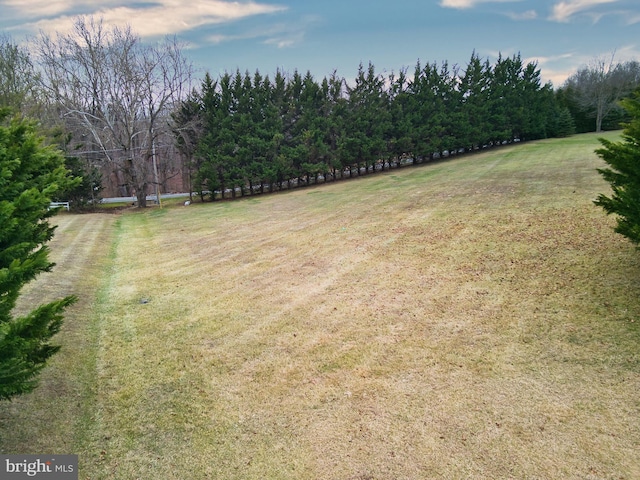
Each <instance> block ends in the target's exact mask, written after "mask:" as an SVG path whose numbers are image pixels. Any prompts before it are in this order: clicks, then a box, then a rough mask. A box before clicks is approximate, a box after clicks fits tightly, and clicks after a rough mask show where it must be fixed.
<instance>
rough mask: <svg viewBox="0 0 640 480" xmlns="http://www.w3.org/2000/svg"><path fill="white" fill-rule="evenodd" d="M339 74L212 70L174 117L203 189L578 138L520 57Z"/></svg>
mask: <svg viewBox="0 0 640 480" xmlns="http://www.w3.org/2000/svg"><path fill="white" fill-rule="evenodd" d="M352 83H353V84H352V85H349V84H347V82H346V81H345V80H344V79H343V78H340V77H338V76H337V75H336V74H335V73H334V74H333V75H331V76H330V77H328V78H327V77H325V78H324V79H323V80H322V81H321V82H317V81H316V80H315V79H314V78H313V77H312V76H311V74H310V73H307V74H306V75H305V76H302V75H300V74H299V73H298V72H294V74H293V75H291V76H286V75H284V74H283V73H282V72H277V73H276V75H275V77H274V78H273V80H271V79H270V78H269V77H268V76H266V77H263V76H262V75H261V74H260V73H259V72H257V71H256V73H255V74H253V75H250V74H249V73H245V74H241V73H240V72H239V71H238V72H236V73H235V75H232V74H229V73H226V74H224V75H222V76H221V77H220V78H219V79H218V80H216V81H214V80H213V79H212V78H211V77H210V76H209V75H207V76H206V77H205V79H204V81H203V83H202V86H201V91H199V92H197V93H194V94H193V95H192V96H191V97H190V98H189V100H188V101H186V102H184V103H183V104H182V107H181V110H180V111H178V112H177V113H176V114H175V115H174V120H175V127H176V132H177V133H178V143H179V146H180V148H181V149H182V151H183V153H185V154H186V155H187V156H188V157H190V158H192V165H191V166H192V174H193V182H194V183H193V189H194V190H195V191H212V192H213V191H222V192H224V191H225V190H226V191H229V190H230V191H231V192H233V195H235V194H236V192H242V193H243V194H246V193H253V192H255V191H256V190H264V188H265V186H269V188H270V189H272V190H273V189H274V188H282V187H283V184H284V183H285V182H287V184H288V183H289V181H290V180H291V179H296V180H297V181H298V182H305V181H306V182H309V181H312V180H313V179H315V180H316V181H317V179H318V178H319V177H320V176H322V177H323V178H325V180H329V179H335V178H341V177H342V176H344V175H345V172H349V173H348V174H349V175H351V174H354V173H355V174H360V173H366V172H371V171H373V170H375V169H380V168H382V169H384V168H389V167H390V166H393V165H398V164H400V163H403V162H407V161H408V162H422V161H428V160H431V159H433V158H437V157H441V156H446V155H450V154H454V153H459V152H463V151H473V150H476V149H479V148H486V147H488V146H494V145H501V144H504V143H509V142H512V141H514V140H515V141H517V140H532V139H538V138H546V137H553V136H563V135H568V134H570V133H572V132H573V125H572V119H571V115H570V114H569V112H568V111H567V110H566V109H563V108H562V107H561V106H560V105H559V104H558V103H557V102H556V100H555V95H554V92H553V88H552V86H551V85H550V84H546V85H542V83H541V80H540V71H539V70H538V69H537V66H536V64H533V63H529V64H524V63H523V61H522V59H521V58H520V55H514V56H513V57H508V58H503V57H502V56H500V57H499V58H498V60H497V61H496V63H495V64H494V65H491V64H490V63H489V61H488V60H487V61H484V62H483V61H481V59H480V58H479V57H478V56H477V55H476V54H475V53H473V54H472V56H471V59H470V61H469V63H468V65H467V66H466V68H464V69H459V68H457V67H453V68H450V67H449V65H448V64H447V63H446V62H445V63H442V64H441V65H437V64H435V63H433V64H427V65H425V66H422V65H420V64H419V63H418V64H417V65H416V67H415V71H414V73H413V75H409V74H407V72H406V71H401V72H399V73H398V74H397V75H395V74H391V75H388V76H386V77H385V76H383V75H380V74H377V73H376V72H375V68H374V66H373V65H372V64H369V66H368V68H365V67H363V66H362V65H360V68H359V70H358V74H357V76H356V78H355V81H354V82H352Z"/></svg>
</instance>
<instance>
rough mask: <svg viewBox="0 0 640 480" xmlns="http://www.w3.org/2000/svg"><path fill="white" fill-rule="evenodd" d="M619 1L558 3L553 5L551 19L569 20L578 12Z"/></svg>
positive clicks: (575, 0)
mask: <svg viewBox="0 0 640 480" xmlns="http://www.w3.org/2000/svg"><path fill="white" fill-rule="evenodd" d="M617 1H618V0H569V1H566V2H560V3H556V4H555V5H554V6H553V10H552V13H551V15H550V17H549V20H553V21H556V22H568V21H569V20H570V18H571V17H572V16H574V15H576V14H578V13H582V12H584V11H585V10H590V9H592V8H594V7H597V6H599V5H604V4H607V3H615V2H617ZM598 18H599V17H598ZM594 20H595V18H594ZM596 21H597V20H596Z"/></svg>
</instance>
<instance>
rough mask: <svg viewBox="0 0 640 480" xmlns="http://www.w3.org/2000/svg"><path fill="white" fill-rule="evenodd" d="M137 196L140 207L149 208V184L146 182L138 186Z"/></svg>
mask: <svg viewBox="0 0 640 480" xmlns="http://www.w3.org/2000/svg"><path fill="white" fill-rule="evenodd" d="M136 198H137V200H138V208H147V184H146V183H145V184H143V185H140V186H139V187H138V188H136Z"/></svg>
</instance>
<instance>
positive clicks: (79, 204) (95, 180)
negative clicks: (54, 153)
mask: <svg viewBox="0 0 640 480" xmlns="http://www.w3.org/2000/svg"><path fill="white" fill-rule="evenodd" d="M65 166H66V168H67V170H69V172H70V173H71V175H72V176H73V177H76V178H79V179H80V180H81V181H80V182H79V183H76V184H74V185H73V186H70V187H69V188H67V189H65V190H64V191H61V192H59V193H57V194H55V195H53V196H52V197H51V199H52V200H54V201H68V202H70V203H71V206H72V208H74V209H80V210H81V209H84V208H87V207H90V206H92V205H95V204H96V203H98V202H99V201H100V198H101V197H100V192H101V191H102V173H100V170H99V169H98V168H96V167H95V166H92V165H89V164H88V162H86V161H85V160H83V159H82V158H79V157H66V158H65Z"/></svg>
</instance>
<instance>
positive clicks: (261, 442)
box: [82, 133, 640, 479]
mask: <svg viewBox="0 0 640 480" xmlns="http://www.w3.org/2000/svg"><path fill="white" fill-rule="evenodd" d="M606 135H607V136H608V137H609V138H615V137H616V135H618V134H617V133H607V134H606ZM597 146H598V143H597V140H596V137H595V136H594V135H580V136H575V137H571V138H569V139H563V140H552V141H540V142H531V143H528V144H523V145H514V146H508V147H502V148H499V149H494V150H491V151H487V152H482V153H478V154H474V155H469V156H465V157H460V158H457V159H451V160H448V161H444V162H439V163H434V164H432V165H427V166H423V167H419V168H407V169H401V170H394V171H392V172H388V173H385V174H381V175H376V176H371V177H364V178H361V179H359V180H354V181H348V182H339V183H335V184H329V185H324V186H319V187H313V188H307V189H300V190H295V191H291V192H285V193H281V194H276V195H269V196H261V197H252V198H249V199H246V200H240V201H235V202H226V203H214V204H204V205H201V204H192V205H191V206H189V207H178V208H169V209H163V210H158V209H155V210H150V211H145V212H141V213H133V214H127V215H124V216H121V217H120V220H119V224H118V229H117V232H116V243H115V247H114V249H113V258H112V261H113V264H112V270H110V271H109V276H108V278H107V279H106V283H105V284H104V285H105V286H104V290H103V293H102V294H101V295H100V297H99V305H98V306H97V307H96V309H97V311H98V312H99V315H100V349H99V351H98V354H97V356H98V360H97V388H98V390H97V397H96V399H97V403H96V406H95V411H96V412H97V415H96V417H95V418H96V419H97V422H96V423H95V424H94V426H93V427H92V428H93V432H94V433H92V437H91V440H90V441H89V444H88V445H86V448H85V449H84V452H83V457H84V460H83V462H84V470H83V473H82V475H83V476H84V478H92V479H94V478H105V479H106V478H123V479H125V478H167V479H172V478H175V479H184V478H194V479H199V478H224V479H228V478H238V479H246V478H256V479H257V478H278V479H279V478H292V479H293V478H296V479H298V478H309V479H312V478H314V479H315V478H332V479H333V478H339V479H340V478H342V479H365V478H375V479H383V478H635V477H638V476H640V463H639V461H638V460H637V458H636V455H635V453H634V452H635V451H636V450H637V448H638V446H639V445H638V444H639V443H640V422H639V418H640V417H639V416H638V413H640V412H638V409H639V404H638V401H637V391H638V387H639V386H640V385H639V383H640V382H639V380H640V377H639V374H638V363H639V362H638V353H637V352H638V347H637V346H638V328H637V323H636V319H637V318H638V313H639V309H640V307H639V305H638V300H637V299H638V293H639V292H638V282H637V279H638V275H639V274H640V262H639V260H638V254H637V251H636V250H635V249H634V248H633V247H632V246H631V245H630V244H629V243H628V242H626V241H625V240H624V239H623V238H621V237H619V236H617V235H616V234H614V233H613V231H612V226H613V219H612V218H608V217H606V216H605V215H604V213H603V212H602V211H601V210H599V209H597V208H596V207H594V206H593V204H592V199H593V198H595V197H596V196H597V194H598V193H601V192H604V191H607V190H608V186H607V185H606V183H604V182H603V181H602V179H601V178H600V177H599V175H598V174H597V173H596V171H595V169H596V168H597V167H599V166H601V165H602V163H601V161H600V160H599V159H598V158H597V157H596V156H595V155H594V154H593V150H594V149H595V148H596V147H597ZM143 299H144V300H145V301H146V303H141V300H143Z"/></svg>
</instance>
